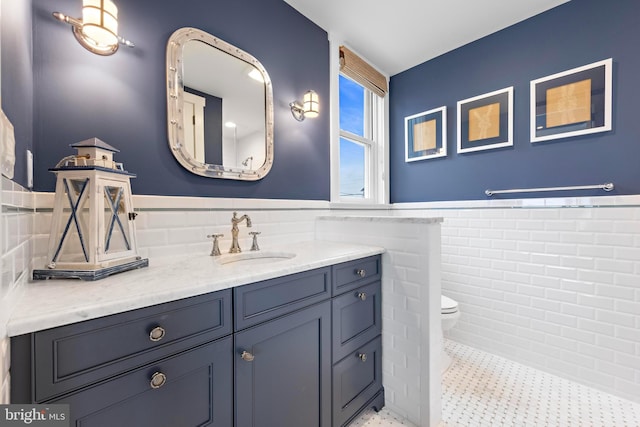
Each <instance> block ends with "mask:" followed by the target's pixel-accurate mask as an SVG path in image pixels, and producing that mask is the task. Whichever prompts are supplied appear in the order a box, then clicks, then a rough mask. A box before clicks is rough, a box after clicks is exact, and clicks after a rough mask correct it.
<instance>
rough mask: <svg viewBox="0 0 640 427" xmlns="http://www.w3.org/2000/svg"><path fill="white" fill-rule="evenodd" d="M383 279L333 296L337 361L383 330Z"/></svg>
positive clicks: (335, 356) (334, 357)
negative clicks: (381, 286)
mask: <svg viewBox="0 0 640 427" xmlns="http://www.w3.org/2000/svg"><path fill="white" fill-rule="evenodd" d="M381 296H382V295H381V288H380V281H378V282H375V283H372V284H370V285H367V286H362V287H360V288H357V289H356V290H354V291H351V292H347V293H345V294H342V295H340V296H338V297H336V298H334V299H333V302H332V304H333V361H334V362H337V361H338V360H340V359H342V358H343V357H345V356H346V355H348V354H350V353H352V352H354V351H356V350H357V349H358V347H360V346H361V345H363V344H365V343H367V342H369V341H371V340H372V339H373V338H375V337H377V336H378V335H380V333H381V332H382V311H381V310H382V303H381V300H382V298H381Z"/></svg>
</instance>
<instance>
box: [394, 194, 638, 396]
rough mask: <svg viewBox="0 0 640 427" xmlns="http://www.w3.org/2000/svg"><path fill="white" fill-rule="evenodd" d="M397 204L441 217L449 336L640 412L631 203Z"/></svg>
mask: <svg viewBox="0 0 640 427" xmlns="http://www.w3.org/2000/svg"><path fill="white" fill-rule="evenodd" d="M492 202H493V201H482V202H480V201H479V202H466V205H465V206H466V207H464V208H463V207H462V206H460V205H461V204H462V202H458V206H456V208H451V209H444V207H446V206H445V204H444V202H439V203H422V204H402V205H394V208H395V209H394V210H395V211H396V213H397V214H398V215H410V216H415V215H418V214H419V213H420V214H423V215H428V216H442V217H444V222H443V224H442V293H443V294H444V295H447V296H449V297H451V298H453V299H454V300H456V301H458V303H459V307H460V313H461V317H460V320H459V321H458V324H457V325H456V326H455V327H454V328H453V329H452V330H451V331H449V333H448V337H450V338H451V339H453V340H455V341H458V342H461V343H463V344H466V345H469V346H472V347H475V348H478V349H482V350H485V351H487V352H490V353H493V354H496V355H499V356H502V357H506V358H509V359H512V360H514V361H517V362H520V363H523V364H525V365H528V366H532V367H535V368H538V369H541V370H543V371H546V372H549V373H553V374H556V375H559V376H561V377H563V378H567V379H570V380H573V381H577V382H579V383H582V384H585V385H589V386H591V387H595V388H597V389H599V390H602V391H605V392H608V393H611V394H614V395H616V396H620V397H622V398H626V399H629V400H632V401H634V402H636V403H640V332H639V331H640V200H638V197H637V196H620V197H615V196H604V197H593V198H583V199H531V200H526V199H525V200H513V201H508V200H503V201H495V202H496V203H492Z"/></svg>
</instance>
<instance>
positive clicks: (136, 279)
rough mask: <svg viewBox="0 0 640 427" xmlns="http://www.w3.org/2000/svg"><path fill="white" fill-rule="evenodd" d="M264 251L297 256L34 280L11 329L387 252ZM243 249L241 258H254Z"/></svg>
mask: <svg viewBox="0 0 640 427" xmlns="http://www.w3.org/2000/svg"><path fill="white" fill-rule="evenodd" d="M261 252H262V253H263V254H267V253H271V254H276V255H277V254H285V253H290V254H295V257H293V258H290V259H284V258H283V259H277V260H270V261H267V260H261V261H263V262H264V263H261V264H259V265H249V264H246V263H229V264H222V263H223V262H225V261H226V260H229V259H230V258H231V257H234V256H236V255H233V254H225V255H222V256H220V257H211V256H209V255H208V254H206V253H205V254H201V255H193V254H190V255H179V256H172V257H166V258H151V259H149V267H146V268H142V269H139V270H132V271H127V272H123V273H120V274H116V275H113V276H110V277H107V278H105V279H102V280H97V281H94V282H89V281H86V282H85V281H81V280H44V281H33V282H30V283H28V284H26V285H25V286H24V289H23V290H22V292H21V294H20V296H19V298H18V300H17V301H16V304H15V305H14V307H13V310H12V313H11V316H10V318H9V322H8V324H7V332H8V334H9V336H16V335H22V334H26V333H30V332H35V331H39V330H43V329H48V328H53V327H56V326H62V325H67V324H71V323H75V322H80V321H83V320H89V319H94V318H97V317H102V316H108V315H110V314H116V313H121V312H124V311H128V310H134V309H137V308H142V307H148V306H151V305H155V304H161V303H164V302H168V301H174V300H178V299H182V298H187V297H191V296H195V295H201V294H205V293H208V292H214V291H218V290H222V289H228V288H233V287H235V286H240V285H245V284H248V283H253V282H258V281H261V280H266V279H272V278H274V277H279V276H285V275H288V274H293V273H298V272H301V271H306V270H311V269H314V268H320V267H324V266H327V265H332V264H337V263H341V262H346V261H351V260H354V259H358V258H363V257H367V256H371V255H377V254H381V253H383V252H384V248H381V247H376V246H364V245H355V244H346V243H335V242H325V241H308V242H301V243H296V244H289V245H282V246H273V247H269V248H262V251H261ZM249 254H250V253H249V252H243V253H242V256H251V255H249Z"/></svg>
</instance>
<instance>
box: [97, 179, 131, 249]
mask: <svg viewBox="0 0 640 427" xmlns="http://www.w3.org/2000/svg"><path fill="white" fill-rule="evenodd" d="M103 194H104V224H105V229H104V242H103V243H104V253H105V254H114V253H119V252H125V251H129V250H131V235H130V232H129V222H128V209H127V207H126V205H125V202H126V199H125V194H126V193H125V189H124V186H117V185H115V186H105V187H104V192H103Z"/></svg>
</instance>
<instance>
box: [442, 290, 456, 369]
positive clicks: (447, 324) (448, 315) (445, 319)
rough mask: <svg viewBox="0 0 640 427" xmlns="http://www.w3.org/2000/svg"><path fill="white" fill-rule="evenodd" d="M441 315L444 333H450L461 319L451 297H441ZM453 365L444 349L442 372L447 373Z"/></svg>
mask: <svg viewBox="0 0 640 427" xmlns="http://www.w3.org/2000/svg"><path fill="white" fill-rule="evenodd" d="M440 310H441V311H440V313H441V319H442V331H443V332H444V331H448V330H449V329H451V328H453V325H455V324H456V322H457V321H458V319H459V318H460V312H459V311H458V303H457V302H456V301H454V300H452V299H451V298H449V297H446V296H444V295H440ZM450 365H451V357H450V356H449V355H448V354H447V353H446V352H445V351H444V346H443V348H442V372H445V371H446V370H447V369H448V368H449V366H450Z"/></svg>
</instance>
